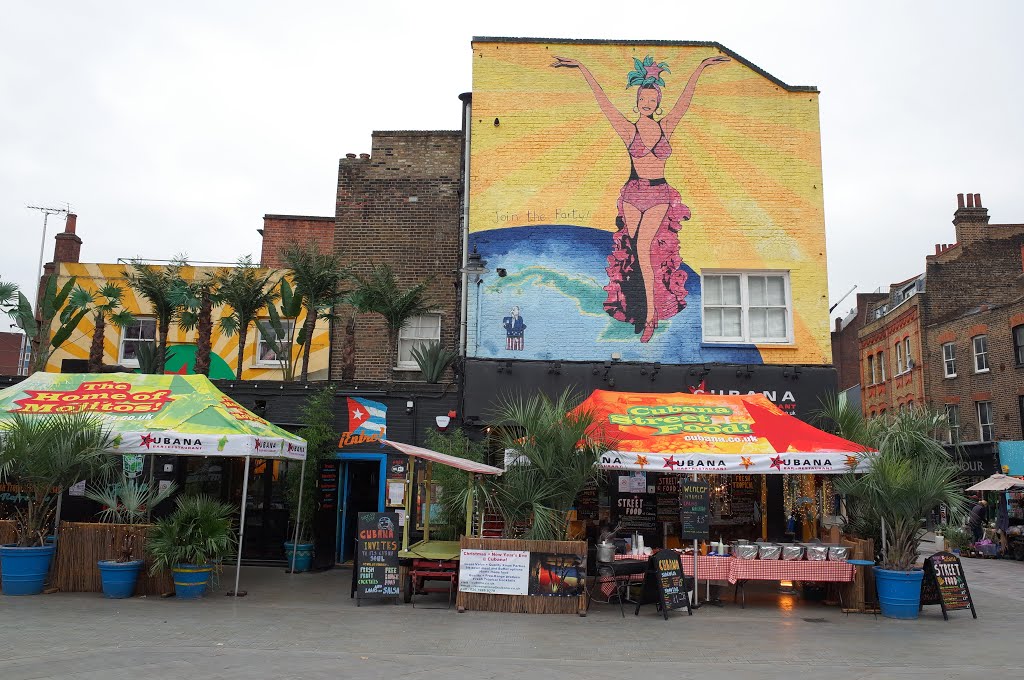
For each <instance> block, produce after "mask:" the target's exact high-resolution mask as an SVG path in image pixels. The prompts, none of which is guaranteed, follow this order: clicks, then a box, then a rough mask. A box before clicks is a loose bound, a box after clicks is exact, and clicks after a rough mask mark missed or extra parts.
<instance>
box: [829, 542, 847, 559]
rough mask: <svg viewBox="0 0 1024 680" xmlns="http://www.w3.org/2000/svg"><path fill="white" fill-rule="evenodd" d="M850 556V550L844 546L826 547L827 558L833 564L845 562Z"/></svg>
mask: <svg viewBox="0 0 1024 680" xmlns="http://www.w3.org/2000/svg"><path fill="white" fill-rule="evenodd" d="M849 556H850V549H849V548H848V547H846V546H845V545H830V546H829V547H828V558H829V559H830V560H832V561H833V562H845V561H846V559H847V558H848V557H849Z"/></svg>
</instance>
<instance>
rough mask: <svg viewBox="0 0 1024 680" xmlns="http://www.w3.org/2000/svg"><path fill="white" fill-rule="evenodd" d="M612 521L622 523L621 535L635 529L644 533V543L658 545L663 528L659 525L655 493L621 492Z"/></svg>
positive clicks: (616, 500) (616, 501) (613, 509)
mask: <svg viewBox="0 0 1024 680" xmlns="http://www.w3.org/2000/svg"><path fill="white" fill-rule="evenodd" d="M612 523H613V524H620V525H621V526H622V529H621V530H620V532H619V533H620V535H622V536H628V535H629V534H631V533H633V532H634V531H635V532H637V533H640V534H643V537H644V544H645V545H649V546H654V545H658V544H659V543H660V542H661V529H660V527H659V526H658V506H657V504H656V497H655V495H654V494H653V493H620V494H618V496H617V497H616V498H615V506H614V507H613V508H612Z"/></svg>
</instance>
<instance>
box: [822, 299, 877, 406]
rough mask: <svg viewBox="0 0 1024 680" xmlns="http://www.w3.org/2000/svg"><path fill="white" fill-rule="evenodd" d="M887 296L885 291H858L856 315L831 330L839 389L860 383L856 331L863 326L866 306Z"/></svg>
mask: <svg viewBox="0 0 1024 680" xmlns="http://www.w3.org/2000/svg"><path fill="white" fill-rule="evenodd" d="M888 298H889V296H888V295H886V294H885V293H859V294H858V295H857V310H856V311H857V315H856V316H855V317H854V318H853V319H852V320H851V321H850V322H849V323H848V324H847V325H846V327H845V328H840V327H839V321H840V320H839V319H836V327H835V329H834V330H833V331H832V363H833V365H834V366H835V367H836V373H837V374H838V375H839V391H843V390H846V389H849V388H851V387H853V386H854V385H859V384H860V383H861V364H860V343H859V342H858V340H857V333H859V332H860V329H861V328H863V327H864V324H865V321H866V317H867V310H868V306H869V305H870V304H872V303H875V302H881V301H883V300H887V299H888Z"/></svg>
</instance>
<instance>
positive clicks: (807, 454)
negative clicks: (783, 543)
mask: <svg viewBox="0 0 1024 680" xmlns="http://www.w3.org/2000/svg"><path fill="white" fill-rule="evenodd" d="M577 410H578V411H580V410H585V411H589V412H591V413H592V414H593V416H594V417H595V419H596V424H595V427H598V428H600V433H601V435H602V436H603V437H604V438H605V440H606V441H608V442H609V444H610V445H611V447H612V449H613V450H611V451H609V452H608V453H606V454H604V455H603V456H602V457H601V467H602V468H605V469H608V470H644V471H647V472H678V473H686V474H689V473H704V474H707V473H717V474H781V473H805V474H810V473H814V474H839V473H844V472H849V471H851V470H855V471H858V472H862V471H864V470H866V469H867V467H868V466H869V457H868V455H867V454H868V453H869V452H868V451H866V450H865V447H864V446H862V445H860V444H856V443H854V442H851V441H847V440H845V439H843V438H841V437H837V436H835V435H832V434H829V433H828V432H824V431H822V430H819V429H818V428H816V427H813V426H811V425H808V424H807V423H805V422H803V421H802V420H800V419H798V418H796V417H795V416H791V415H788V414H786V413H784V412H783V411H781V410H780V409H779V408H778V407H777V406H775V405H774V404H773V403H771V402H770V401H768V399H767V398H765V397H764V395H760V394H757V395H735V396H732V395H730V396H725V395H717V394H686V393H680V392H677V393H672V394H654V393H643V392H609V391H605V390H595V391H594V393H593V394H591V395H590V396H589V397H588V398H587V399H586V401H584V402H583V403H582V404H581V405H580V406H579V407H578V408H577Z"/></svg>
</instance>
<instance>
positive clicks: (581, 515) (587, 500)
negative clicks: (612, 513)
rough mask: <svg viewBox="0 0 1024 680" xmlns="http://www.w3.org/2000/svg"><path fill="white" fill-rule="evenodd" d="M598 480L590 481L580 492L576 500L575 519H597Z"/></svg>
mask: <svg viewBox="0 0 1024 680" xmlns="http://www.w3.org/2000/svg"><path fill="white" fill-rule="evenodd" d="M599 503H600V501H599V494H598V480H596V479H591V480H590V481H588V482H587V483H586V484H585V485H584V486H583V490H582V491H580V495H579V497H578V498H577V499H576V518H577V519H580V520H593V519H597V518H598V514H599V512H600V510H599Z"/></svg>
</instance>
